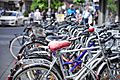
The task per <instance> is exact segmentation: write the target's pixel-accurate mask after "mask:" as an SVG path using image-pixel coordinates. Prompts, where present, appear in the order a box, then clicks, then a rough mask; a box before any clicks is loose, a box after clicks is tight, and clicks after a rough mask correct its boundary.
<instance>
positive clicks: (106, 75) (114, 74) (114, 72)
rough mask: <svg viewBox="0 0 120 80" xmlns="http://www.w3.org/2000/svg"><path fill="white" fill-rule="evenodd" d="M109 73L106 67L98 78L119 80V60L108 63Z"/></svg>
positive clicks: (101, 79)
mask: <svg viewBox="0 0 120 80" xmlns="http://www.w3.org/2000/svg"><path fill="white" fill-rule="evenodd" d="M110 70H111V75H110V72H109V70H108V68H107V67H105V68H104V70H103V71H102V73H101V75H100V80H120V61H119V59H118V60H115V61H114V62H112V63H111V64H110Z"/></svg>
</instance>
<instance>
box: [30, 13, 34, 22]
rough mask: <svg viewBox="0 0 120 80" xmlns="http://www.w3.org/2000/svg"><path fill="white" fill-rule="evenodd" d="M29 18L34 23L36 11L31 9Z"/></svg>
mask: <svg viewBox="0 0 120 80" xmlns="http://www.w3.org/2000/svg"><path fill="white" fill-rule="evenodd" d="M29 20H30V23H32V22H33V20H34V12H33V11H31V12H30V13H29Z"/></svg>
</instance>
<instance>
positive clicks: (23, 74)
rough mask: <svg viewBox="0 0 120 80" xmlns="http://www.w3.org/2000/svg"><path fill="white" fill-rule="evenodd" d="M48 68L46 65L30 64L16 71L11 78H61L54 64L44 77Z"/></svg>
mask: <svg viewBox="0 0 120 80" xmlns="http://www.w3.org/2000/svg"><path fill="white" fill-rule="evenodd" d="M48 70H49V66H47V65H39V64H35V65H30V66H27V67H25V68H22V69H20V70H19V71H17V72H16V74H15V75H14V76H13V80H63V78H62V76H61V75H60V72H59V69H58V68H57V67H56V66H54V67H53V68H52V70H51V71H50V73H49V74H48V75H47V76H46V77H45V75H46V73H47V72H48Z"/></svg>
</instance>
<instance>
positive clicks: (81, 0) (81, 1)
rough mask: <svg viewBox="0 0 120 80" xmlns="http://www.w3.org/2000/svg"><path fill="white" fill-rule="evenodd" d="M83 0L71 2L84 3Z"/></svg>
mask: <svg viewBox="0 0 120 80" xmlns="http://www.w3.org/2000/svg"><path fill="white" fill-rule="evenodd" d="M84 2H85V0H74V1H73V3H75V4H79V3H84Z"/></svg>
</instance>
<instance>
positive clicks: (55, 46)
mask: <svg viewBox="0 0 120 80" xmlns="http://www.w3.org/2000/svg"><path fill="white" fill-rule="evenodd" d="M70 44H71V42H69V41H51V42H50V43H49V44H48V47H49V49H50V50H51V51H57V50H59V49H62V48H64V47H68V46H70Z"/></svg>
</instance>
